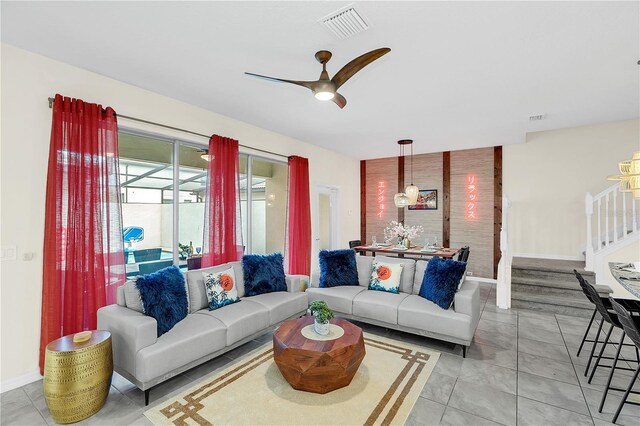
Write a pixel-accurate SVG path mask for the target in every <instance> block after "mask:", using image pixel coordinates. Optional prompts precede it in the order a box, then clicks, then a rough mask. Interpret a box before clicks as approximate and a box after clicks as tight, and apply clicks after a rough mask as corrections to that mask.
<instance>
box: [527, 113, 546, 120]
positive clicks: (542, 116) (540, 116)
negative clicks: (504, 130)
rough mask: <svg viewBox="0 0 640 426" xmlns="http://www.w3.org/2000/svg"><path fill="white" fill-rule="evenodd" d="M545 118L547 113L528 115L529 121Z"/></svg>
mask: <svg viewBox="0 0 640 426" xmlns="http://www.w3.org/2000/svg"><path fill="white" fill-rule="evenodd" d="M545 118H547V114H538V115H530V116H529V121H540V120H544V119H545Z"/></svg>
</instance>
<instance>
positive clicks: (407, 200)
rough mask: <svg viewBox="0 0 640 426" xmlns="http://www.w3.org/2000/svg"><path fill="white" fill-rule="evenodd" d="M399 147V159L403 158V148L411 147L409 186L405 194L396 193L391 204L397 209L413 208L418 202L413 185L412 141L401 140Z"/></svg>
mask: <svg viewBox="0 0 640 426" xmlns="http://www.w3.org/2000/svg"><path fill="white" fill-rule="evenodd" d="M398 145H400V157H403V158H404V146H405V145H411V185H409V186H407V187H406V188H405V192H398V193H397V194H396V195H394V196H393V203H394V204H395V205H396V207H398V208H400V209H401V208H403V207H407V206H415V205H416V203H417V202H418V192H419V190H418V187H417V186H415V185H414V184H413V140H411V139H401V140H399V141H398Z"/></svg>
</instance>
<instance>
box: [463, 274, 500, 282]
mask: <svg viewBox="0 0 640 426" xmlns="http://www.w3.org/2000/svg"><path fill="white" fill-rule="evenodd" d="M467 279H469V280H472V281H478V282H481V283H490V284H497V283H498V280H494V279H493V278H481V277H474V276H473V275H467Z"/></svg>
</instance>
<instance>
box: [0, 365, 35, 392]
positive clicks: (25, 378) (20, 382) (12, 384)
mask: <svg viewBox="0 0 640 426" xmlns="http://www.w3.org/2000/svg"><path fill="white" fill-rule="evenodd" d="M40 379H42V376H41V375H40V370H35V371H32V372H31V373H27V374H23V375H22V376H18V377H14V378H13V379H9V380H5V381H4V382H0V393H5V392H8V391H10V390H13V389H17V388H19V387H21V386H24V385H28V384H29V383H33V382H36V381H38V380H40Z"/></svg>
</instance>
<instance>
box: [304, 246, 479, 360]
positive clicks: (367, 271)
mask: <svg viewBox="0 0 640 426" xmlns="http://www.w3.org/2000/svg"><path fill="white" fill-rule="evenodd" d="M373 259H374V258H373V257H369V256H356V262H357V268H358V285H357V286H356V285H348V286H339V287H330V288H319V274H317V273H314V274H313V275H312V277H311V287H310V288H308V289H307V294H308V295H309V302H313V301H315V300H324V301H325V302H327V304H328V305H329V307H330V308H331V309H333V310H334V311H335V312H336V314H337V315H338V316H340V317H343V318H351V319H355V320H358V321H362V322H366V323H371V324H375V325H379V326H382V327H387V328H392V329H395V330H401V331H405V332H408V333H413V334H418V335H421V336H427V337H433V338H436V339H439V340H445V341H448V342H452V343H457V344H460V345H462V353H463V356H466V349H467V347H468V346H469V345H470V344H471V341H472V340H473V335H474V334H475V331H476V327H477V326H478V322H479V320H480V290H479V284H478V282H477V281H474V280H472V279H469V278H466V279H464V281H463V282H462V285H461V286H460V288H459V290H458V292H457V293H456V295H455V299H454V302H453V305H452V306H451V307H450V308H449V309H442V308H440V307H439V306H438V305H436V304H435V303H433V302H431V301H429V300H427V299H425V298H423V297H421V296H419V295H418V294H419V292H420V287H421V285H422V278H423V276H424V272H425V269H426V267H427V261H425V260H418V261H416V260H413V259H401V258H398V257H386V256H378V257H376V259H381V260H384V261H385V262H389V263H401V264H403V265H404V266H403V268H402V275H401V278H400V293H399V294H394V293H387V292H384V291H377V290H368V289H367V287H368V285H369V280H370V277H371V264H372V261H373ZM354 284H355V283H354Z"/></svg>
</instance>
